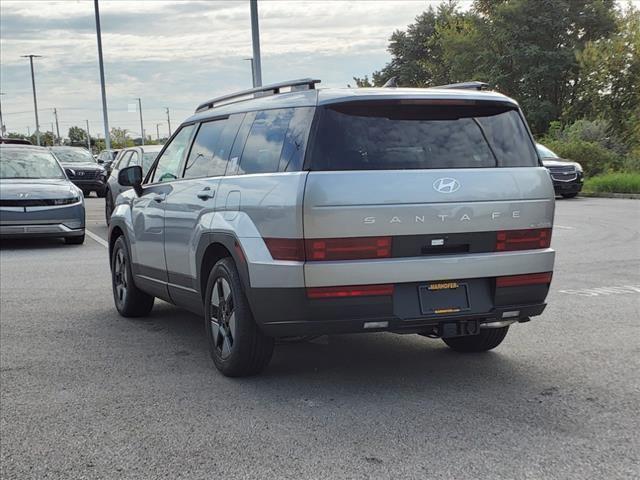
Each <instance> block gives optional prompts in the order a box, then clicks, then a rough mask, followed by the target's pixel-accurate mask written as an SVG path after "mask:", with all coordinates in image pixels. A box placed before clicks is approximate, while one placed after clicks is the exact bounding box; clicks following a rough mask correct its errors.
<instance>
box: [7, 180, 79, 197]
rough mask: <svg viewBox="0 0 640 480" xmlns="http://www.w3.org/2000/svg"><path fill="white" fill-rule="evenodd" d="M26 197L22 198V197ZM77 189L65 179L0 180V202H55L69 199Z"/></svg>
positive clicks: (75, 193) (76, 192)
mask: <svg viewBox="0 0 640 480" xmlns="http://www.w3.org/2000/svg"><path fill="white" fill-rule="evenodd" d="M25 194H26V195H27V197H24V195H25ZM77 194H78V189H77V188H76V187H75V186H74V185H73V184H72V183H71V182H69V180H67V179H60V180H56V179H26V178H25V179H21V178H20V179H4V180H0V199H1V200H27V199H29V200H41V199H48V200H55V199H57V198H70V197H73V196H74V195H77Z"/></svg>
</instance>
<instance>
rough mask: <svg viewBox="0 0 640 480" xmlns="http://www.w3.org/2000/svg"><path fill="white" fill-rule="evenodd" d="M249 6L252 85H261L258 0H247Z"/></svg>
mask: <svg viewBox="0 0 640 480" xmlns="http://www.w3.org/2000/svg"><path fill="white" fill-rule="evenodd" d="M249 6H250V8H251V41H252V43H253V62H251V64H252V65H253V86H254V87H261V86H262V62H261V61H260V31H259V30H260V28H259V26H258V0H249Z"/></svg>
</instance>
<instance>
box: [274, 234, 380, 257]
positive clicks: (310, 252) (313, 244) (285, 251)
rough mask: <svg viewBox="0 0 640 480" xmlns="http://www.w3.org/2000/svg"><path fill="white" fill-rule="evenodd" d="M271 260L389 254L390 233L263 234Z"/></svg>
mask: <svg viewBox="0 0 640 480" xmlns="http://www.w3.org/2000/svg"><path fill="white" fill-rule="evenodd" d="M264 241H265V243H266V244H267V248H268V249H269V253H271V256H272V257H273V259H274V260H296V261H300V262H303V261H305V260H307V261H322V260H362V259H370V258H389V257H391V237H359V238H317V239H313V240H306V241H305V240H300V239H294V238H265V239H264Z"/></svg>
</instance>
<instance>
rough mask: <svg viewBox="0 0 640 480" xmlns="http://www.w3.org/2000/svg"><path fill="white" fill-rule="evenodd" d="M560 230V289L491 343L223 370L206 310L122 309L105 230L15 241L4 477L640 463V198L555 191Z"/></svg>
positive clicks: (281, 356) (3, 378)
mask: <svg viewBox="0 0 640 480" xmlns="http://www.w3.org/2000/svg"><path fill="white" fill-rule="evenodd" d="M87 205H88V228H89V229H90V231H91V232H92V233H93V234H94V235H96V236H98V237H101V238H106V227H105V225H104V215H103V200H101V199H96V198H90V199H88V200H87ZM553 246H554V248H556V250H557V252H558V254H557V260H556V261H557V263H556V270H555V274H554V280H553V284H552V292H551V294H550V296H549V298H548V301H549V307H548V308H547V310H546V312H545V313H544V315H542V316H541V317H537V318H535V319H534V320H533V321H531V322H530V323H527V324H523V325H516V326H514V327H513V328H512V329H511V331H510V332H509V335H508V336H507V339H506V340H505V342H504V343H503V344H502V345H501V346H500V347H498V348H497V349H496V350H495V351H493V352H491V353H488V354H478V355H467V356H462V355H460V354H456V353H454V352H452V351H450V350H449V349H448V348H447V347H446V346H445V345H444V344H443V343H442V342H441V341H439V340H430V339H426V338H423V337H419V336H416V335H411V336H408V335H405V336H399V335H393V334H368V335H348V336H332V337H328V338H326V337H325V338H321V339H319V340H317V341H314V342H311V343H302V344H291V345H281V346H279V347H277V350H276V354H275V356H274V358H273V361H272V363H271V365H270V366H269V367H268V369H267V370H266V371H265V373H264V374H263V375H262V376H259V377H255V378H246V379H229V378H225V377H223V376H222V375H220V374H219V373H218V372H217V371H216V370H215V369H214V367H213V365H212V362H211V360H210V358H209V354H208V351H207V346H206V341H205V337H204V334H203V328H202V325H201V320H200V318H198V317H195V316H193V315H191V314H188V313H185V312H183V311H181V310H179V309H177V308H175V307H173V306H170V305H168V304H165V303H158V304H156V307H155V308H154V311H153V313H152V314H151V316H150V317H148V318H145V319H125V318H121V317H120V316H118V314H117V313H116V311H115V308H114V306H113V300H112V297H111V287H110V277H109V267H108V261H107V255H106V249H105V247H104V246H103V245H102V244H101V243H99V242H98V241H96V240H94V239H93V238H90V237H87V239H86V242H85V244H84V245H82V246H68V245H65V244H64V243H62V242H57V241H35V240H34V241H20V242H4V243H2V244H1V250H0V279H1V281H0V298H1V310H0V313H1V315H0V346H1V348H0V382H1V383H0V385H1V389H0V391H1V396H0V408H1V412H0V420H1V423H0V426H1V435H0V446H1V463H2V465H1V470H0V476H1V477H2V478H6V479H27V478H33V479H42V478H216V477H217V478H223V479H231V478H268V479H272V478H295V479H300V478H318V479H329V478H372V479H383V478H393V479H398V478H420V479H423V478H430V479H488V478H504V479H513V478H519V479H521V478H530V479H543V478H562V479H568V478H575V479H586V478H594V479H596V478H597V479H601V478H607V479H614V478H637V477H638V472H639V471H640V460H639V452H640V434H639V433H638V432H640V415H639V405H640V381H639V380H640V375H639V374H638V372H639V371H640V355H639V352H640V342H639V339H640V329H639V324H640V202H638V201H634V200H614V199H587V198H578V199H575V200H565V201H563V200H559V201H558V202H557V212H556V228H555V230H554V237H553Z"/></svg>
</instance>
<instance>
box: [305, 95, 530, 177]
mask: <svg viewBox="0 0 640 480" xmlns="http://www.w3.org/2000/svg"><path fill="white" fill-rule="evenodd" d="M318 112H319V117H318V119H317V129H316V134H315V138H314V142H313V147H312V148H311V156H310V161H309V163H308V166H309V168H310V169H311V170H394V169H430V168H492V167H534V166H537V165H538V158H537V155H536V151H535V149H534V146H533V142H532V141H531V137H530V136H529V133H528V131H527V129H526V127H525V125H524V123H523V121H522V118H521V117H520V114H519V113H518V111H517V110H515V109H513V107H510V106H508V105H507V106H505V105H502V104H494V103H487V102H484V103H479V102H473V103H466V104H462V105H461V104H425V103H424V102H423V103H417V102H412V103H407V101H406V100H405V101H394V102H350V103H341V104H336V105H329V106H326V107H324V108H320V109H318Z"/></svg>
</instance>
